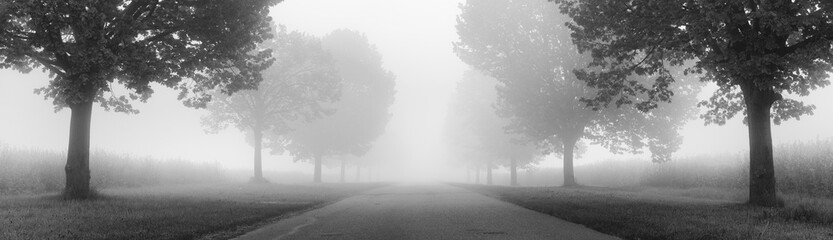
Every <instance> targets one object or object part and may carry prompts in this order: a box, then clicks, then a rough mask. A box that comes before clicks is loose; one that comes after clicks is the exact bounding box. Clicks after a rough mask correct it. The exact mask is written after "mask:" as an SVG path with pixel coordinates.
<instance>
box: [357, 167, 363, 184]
mask: <svg viewBox="0 0 833 240" xmlns="http://www.w3.org/2000/svg"><path fill="white" fill-rule="evenodd" d="M361 173H362V168H361V167H359V166H358V165H357V166H356V182H360V181H361V179H360V178H359V177H361V175H362V174H361Z"/></svg>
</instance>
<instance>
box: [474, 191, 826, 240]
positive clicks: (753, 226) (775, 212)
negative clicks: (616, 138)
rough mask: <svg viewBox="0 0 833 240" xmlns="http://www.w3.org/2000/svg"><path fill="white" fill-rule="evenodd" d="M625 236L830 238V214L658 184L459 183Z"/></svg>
mask: <svg viewBox="0 0 833 240" xmlns="http://www.w3.org/2000/svg"><path fill="white" fill-rule="evenodd" d="M458 186H461V187H464V188H468V189H471V190H474V191H477V192H480V193H483V194H486V195H488V196H492V197H495V198H498V199H501V200H503V201H507V202H510V203H514V204H516V205H519V206H521V207H524V208H528V209H531V210H534V211H538V212H542V213H545V214H549V215H552V216H555V217H558V218H561V219H564V220H567V221H570V222H574V223H578V224H582V225H585V226H587V227H589V228H592V229H595V230H597V231H599V232H603V233H606V234H610V235H614V236H617V237H621V238H623V239H831V238H833V227H831V226H833V204H831V202H830V201H829V200H828V202H827V204H830V205H828V207H831V208H830V209H828V210H830V211H829V212H827V214H828V215H826V216H810V215H807V213H806V212H802V210H801V209H800V208H794V207H789V206H788V207H786V208H783V209H764V208H756V207H750V206H747V205H743V204H741V203H739V202H732V201H725V200H711V199H705V198H692V197H687V196H683V195H682V194H681V192H679V191H662V190H660V189H655V188H630V189H627V188H601V187H579V188H561V187H504V186H483V185H463V184H461V185H458Z"/></svg>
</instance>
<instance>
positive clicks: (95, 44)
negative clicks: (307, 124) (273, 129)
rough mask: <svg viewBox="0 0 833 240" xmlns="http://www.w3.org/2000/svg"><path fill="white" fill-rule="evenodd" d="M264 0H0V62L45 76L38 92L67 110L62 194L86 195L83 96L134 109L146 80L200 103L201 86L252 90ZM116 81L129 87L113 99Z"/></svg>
mask: <svg viewBox="0 0 833 240" xmlns="http://www.w3.org/2000/svg"><path fill="white" fill-rule="evenodd" d="M277 2H278V1H274V0H240V1H225V0H206V1H184V0H172V1H152V0H135V1H124V0H74V1H49V0H35V1H30V0H6V1H3V2H2V5H0V29H2V30H0V68H13V69H16V70H18V71H21V72H24V73H25V72H29V71H31V70H33V69H35V68H41V69H43V70H44V71H48V72H49V73H50V77H51V78H52V79H51V80H50V82H49V85H48V86H46V87H44V88H42V89H40V90H39V91H38V92H40V93H41V94H43V95H44V96H45V97H46V98H51V99H53V102H54V104H55V106H56V109H61V108H63V107H69V108H70V109H71V110H72V117H71V120H70V139H69V147H68V153H67V166H66V168H65V169H66V173H67V184H66V189H65V196H66V197H68V198H86V197H87V196H88V195H89V178H90V173H89V135H90V134H89V128H90V118H91V112H92V110H91V109H92V103H93V102H98V103H100V104H101V106H102V107H104V108H105V109H112V110H115V111H119V112H136V110H135V109H133V108H132V107H131V105H130V100H141V101H144V100H146V99H148V98H149V97H150V96H151V94H152V93H153V90H152V89H151V83H159V84H161V85H163V86H166V87H171V88H178V89H180V92H181V93H180V95H179V99H181V100H183V102H184V103H185V104H186V105H188V106H193V107H200V106H204V104H205V102H207V101H209V100H210V98H211V97H210V96H211V95H210V94H209V92H210V91H211V90H212V89H215V88H219V89H222V90H221V91H223V92H225V93H233V92H235V91H238V90H241V89H247V88H254V87H255V86H257V84H258V82H260V79H261V76H260V71H261V70H263V69H264V68H265V67H267V66H268V65H269V64H271V60H270V57H269V56H270V52H269V51H261V50H260V49H258V48H257V44H258V43H260V42H262V41H264V40H265V39H267V38H269V37H270V34H269V28H270V21H271V18H270V17H269V16H268V12H269V7H270V6H272V5H273V4H275V3H277ZM113 84H119V85H121V86H123V87H125V88H126V89H128V90H129V91H130V93H129V94H128V95H127V96H116V95H114V94H113V93H112V92H111V91H110V90H111V89H112V88H113V86H114V85H113Z"/></svg>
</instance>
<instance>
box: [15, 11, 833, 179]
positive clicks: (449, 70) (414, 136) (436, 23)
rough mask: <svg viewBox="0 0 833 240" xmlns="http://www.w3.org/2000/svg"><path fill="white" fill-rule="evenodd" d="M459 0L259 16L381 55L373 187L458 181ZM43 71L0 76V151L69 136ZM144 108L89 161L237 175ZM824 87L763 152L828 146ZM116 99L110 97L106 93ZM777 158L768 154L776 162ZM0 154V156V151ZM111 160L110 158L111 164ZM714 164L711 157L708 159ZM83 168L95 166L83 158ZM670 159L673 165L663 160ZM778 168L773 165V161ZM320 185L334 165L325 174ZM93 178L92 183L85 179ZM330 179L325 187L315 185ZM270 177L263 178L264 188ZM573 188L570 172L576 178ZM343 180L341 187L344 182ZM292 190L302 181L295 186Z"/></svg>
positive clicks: (685, 148)
mask: <svg viewBox="0 0 833 240" xmlns="http://www.w3.org/2000/svg"><path fill="white" fill-rule="evenodd" d="M461 2H462V1H457V0H455V1H448V0H429V1H419V2H414V1H389V0H356V1H349V2H348V1H338V0H303V1H302V0H286V1H284V2H282V3H281V4H278V5H277V6H275V7H274V8H273V10H272V12H271V15H272V17H273V18H274V20H275V22H276V23H277V24H282V25H284V26H286V27H287V28H288V29H289V30H297V31H300V32H305V33H308V34H311V35H314V36H318V37H321V36H323V35H326V34H327V33H329V32H332V31H333V30H337V29H349V30H354V31H358V32H362V33H364V34H365V35H366V37H367V38H368V40H369V42H370V43H371V44H374V45H375V46H376V49H377V51H378V52H379V53H381V55H382V60H383V62H384V63H383V67H384V68H386V69H387V70H389V71H391V72H393V74H394V75H395V76H396V95H395V102H394V103H393V105H392V106H391V109H390V112H391V114H392V115H391V118H390V121H389V123H388V125H387V129H386V131H385V133H384V134H383V135H382V136H381V137H379V138H378V139H377V140H376V141H375V142H374V145H373V148H372V149H371V150H370V152H368V153H367V155H368V156H381V158H383V159H384V161H383V164H382V165H381V166H379V167H378V168H379V169H380V170H374V174H377V175H378V178H376V180H391V181H413V180H457V181H460V180H466V174H465V171H466V170H465V169H464V168H462V167H461V166H459V165H458V164H454V161H453V156H452V154H449V151H448V149H446V145H444V143H443V132H442V130H443V124H444V121H445V118H446V114H447V111H448V107H449V99H450V98H451V96H452V94H454V91H455V88H456V86H457V82H458V81H459V80H460V79H461V78H462V76H463V72H465V71H466V70H467V69H469V68H468V67H467V66H466V65H465V64H464V63H462V62H461V61H460V60H459V59H458V57H457V56H456V55H455V54H454V52H453V51H452V44H451V43H452V42H453V41H456V40H457V39H458V36H457V33H456V29H455V24H456V18H457V15H458V14H459V13H460V9H459V7H458V4H460V3H461ZM48 80H49V77H48V75H47V74H46V73H43V72H40V71H38V70H35V71H33V72H31V73H30V74H20V73H18V72H16V71H13V70H0V113H2V115H0V145H3V146H5V147H10V148H23V149H37V150H44V151H55V152H65V151H66V143H67V139H68V133H69V110H68V109H65V110H62V111H59V112H55V111H54V106H53V104H52V102H51V100H44V98H43V96H41V95H37V94H34V93H33V90H34V89H36V88H40V87H44V86H46V85H47V83H48ZM154 90H155V91H156V93H155V96H154V97H153V98H150V99H149V100H148V101H147V103H138V102H137V103H135V104H134V106H135V107H136V109H138V110H140V113H139V114H136V115H128V114H123V113H115V112H106V111H104V110H103V109H101V108H99V107H95V108H94V112H93V120H92V121H93V124H92V132H91V146H92V152H96V151H98V150H101V151H106V152H109V153H113V154H125V155H131V156H137V157H149V158H154V159H181V160H186V161H190V162H194V163H199V164H209V165H216V166H218V167H219V168H221V169H226V170H228V171H231V172H240V173H239V175H241V177H248V176H249V175H250V171H251V164H252V160H251V159H252V150H251V149H252V148H251V146H250V145H249V144H247V143H246V141H244V138H245V135H244V134H243V133H242V132H240V131H238V130H237V129H235V128H229V129H226V130H223V131H220V132H219V133H217V134H208V133H206V132H205V131H204V127H203V126H202V125H200V117H202V116H204V115H206V114H207V112H206V111H205V110H203V109H192V108H187V107H185V106H183V104H182V103H181V102H179V101H177V100H176V91H175V90H171V89H168V88H164V87H158V86H157V87H155V88H154ZM713 91H714V86H711V85H709V86H707V87H705V88H704V89H703V90H702V91H701V93H700V96H699V97H700V99H705V98H707V97H708V96H709V95H710V94H711V93H712V92H713ZM831 91H833V90H831V89H830V88H827V89H820V90H816V91H814V92H812V93H811V94H810V96H809V97H805V98H798V99H799V100H803V101H804V102H805V103H808V104H814V105H816V107H817V108H816V110H815V114H814V115H812V116H804V117H802V118H801V120H800V121H795V120H791V121H787V122H784V123H782V124H781V125H778V126H773V143H774V145H776V146H777V145H779V144H790V143H794V142H798V141H816V140H825V139H829V138H831V136H833V128H831V127H829V124H830V123H829V122H830V119H833V105H831V104H830V103H831V102H833V101H831V100H833V99H831V96H833V92H831ZM115 92H116V93H117V94H118V93H119V92H118V90H115ZM681 134H682V135H683V137H684V142H683V145H682V147H681V149H680V150H679V151H677V152H676V153H675V155H674V156H677V157H682V156H696V155H703V154H715V155H716V154H736V155H737V154H742V153H745V152H746V151H747V150H748V139H747V129H746V127H745V126H744V125H743V124H742V118H741V117H736V118H734V119H732V120H730V121H729V122H728V123H727V124H726V125H724V126H715V125H710V126H704V125H703V120H701V119H694V120H691V121H689V122H688V124H687V125H686V127H685V128H684V129H683V131H681ZM777 151H778V148H777V147H776V155H777V154H778V153H777ZM266 153H267V152H266V151H264V161H263V164H264V165H263V169H264V171H265V172H272V173H276V172H282V173H287V172H292V173H299V174H311V172H312V166H311V164H310V163H308V162H294V161H293V158H292V157H291V156H288V155H280V156H274V155H268V154H266ZM0 154H2V153H0ZM633 158H639V159H643V161H644V162H645V163H650V157H649V156H647V155H646V156H629V155H613V154H610V153H608V151H607V150H605V149H603V148H599V147H594V146H590V147H589V149H588V151H587V153H586V154H584V155H583V156H581V157H579V158H578V159H577V161H576V165H577V166H581V165H583V164H591V163H594V162H597V161H602V160H608V159H633ZM116 160H117V159H114V161H116ZM712 160H713V161H721V160H722V159H712ZM92 161H95V159H93V160H92ZM672 161H673V160H672ZM777 161H778V160H777V159H776V162H777ZM560 165H561V164H560V159H559V158H557V157H554V156H548V157H547V158H546V159H545V160H544V161H542V162H540V163H538V164H537V166H536V167H537V168H541V169H543V168H555V167H559V166H560ZM325 166H328V167H325V179H324V180H325V181H336V180H337V179H335V178H333V177H332V176H335V175H336V172H337V171H338V167H337V164H329V165H325ZM93 174H94V175H95V173H93ZM328 175H329V176H330V177H329V178H327V176H328ZM272 176H273V174H265V177H266V178H270V177H272ZM578 176H579V181H581V174H578ZM348 179H352V178H348ZM300 181H309V178H306V177H304V178H302V179H300Z"/></svg>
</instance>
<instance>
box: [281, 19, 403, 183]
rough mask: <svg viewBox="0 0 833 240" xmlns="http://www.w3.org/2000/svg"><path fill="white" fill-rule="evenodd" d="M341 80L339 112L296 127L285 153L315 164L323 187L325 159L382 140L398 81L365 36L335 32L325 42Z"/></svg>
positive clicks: (364, 148)
mask: <svg viewBox="0 0 833 240" xmlns="http://www.w3.org/2000/svg"><path fill="white" fill-rule="evenodd" d="M322 44H323V46H324V49H326V50H328V51H330V52H331V53H332V56H333V58H334V59H335V62H336V69H338V72H339V74H340V76H341V77H342V79H343V80H342V83H343V84H342V89H341V99H340V100H339V101H338V102H335V103H334V104H331V106H330V107H331V108H332V109H335V113H334V114H333V115H331V116H328V117H324V118H321V119H318V120H316V121H313V122H310V123H303V124H297V125H296V126H295V127H294V128H295V130H294V131H292V132H291V133H290V134H288V135H287V137H286V139H287V145H286V149H287V150H289V152H290V153H291V154H292V155H293V156H295V159H296V160H302V159H307V160H313V161H314V164H315V172H314V176H313V181H314V182H321V164H322V161H323V158H324V157H325V156H332V155H344V154H352V155H355V156H361V155H363V154H364V153H365V152H367V151H368V150H369V149H370V146H371V143H372V142H373V141H374V140H375V139H376V138H377V137H379V135H381V134H382V133H383V132H384V130H385V126H386V125H387V122H388V119H389V118H390V113H389V111H388V108H389V107H390V105H391V104H392V103H393V97H394V93H395V92H394V84H395V82H394V78H395V77H394V76H393V74H392V73H391V72H389V71H387V70H385V69H384V68H382V57H381V55H379V53H378V52H377V51H376V49H375V47H374V46H373V45H371V44H370V43H369V42H368V41H367V37H365V36H364V34H362V33H359V32H355V31H350V30H336V31H333V32H332V33H330V34H328V35H326V36H324V37H323V38H322Z"/></svg>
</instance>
